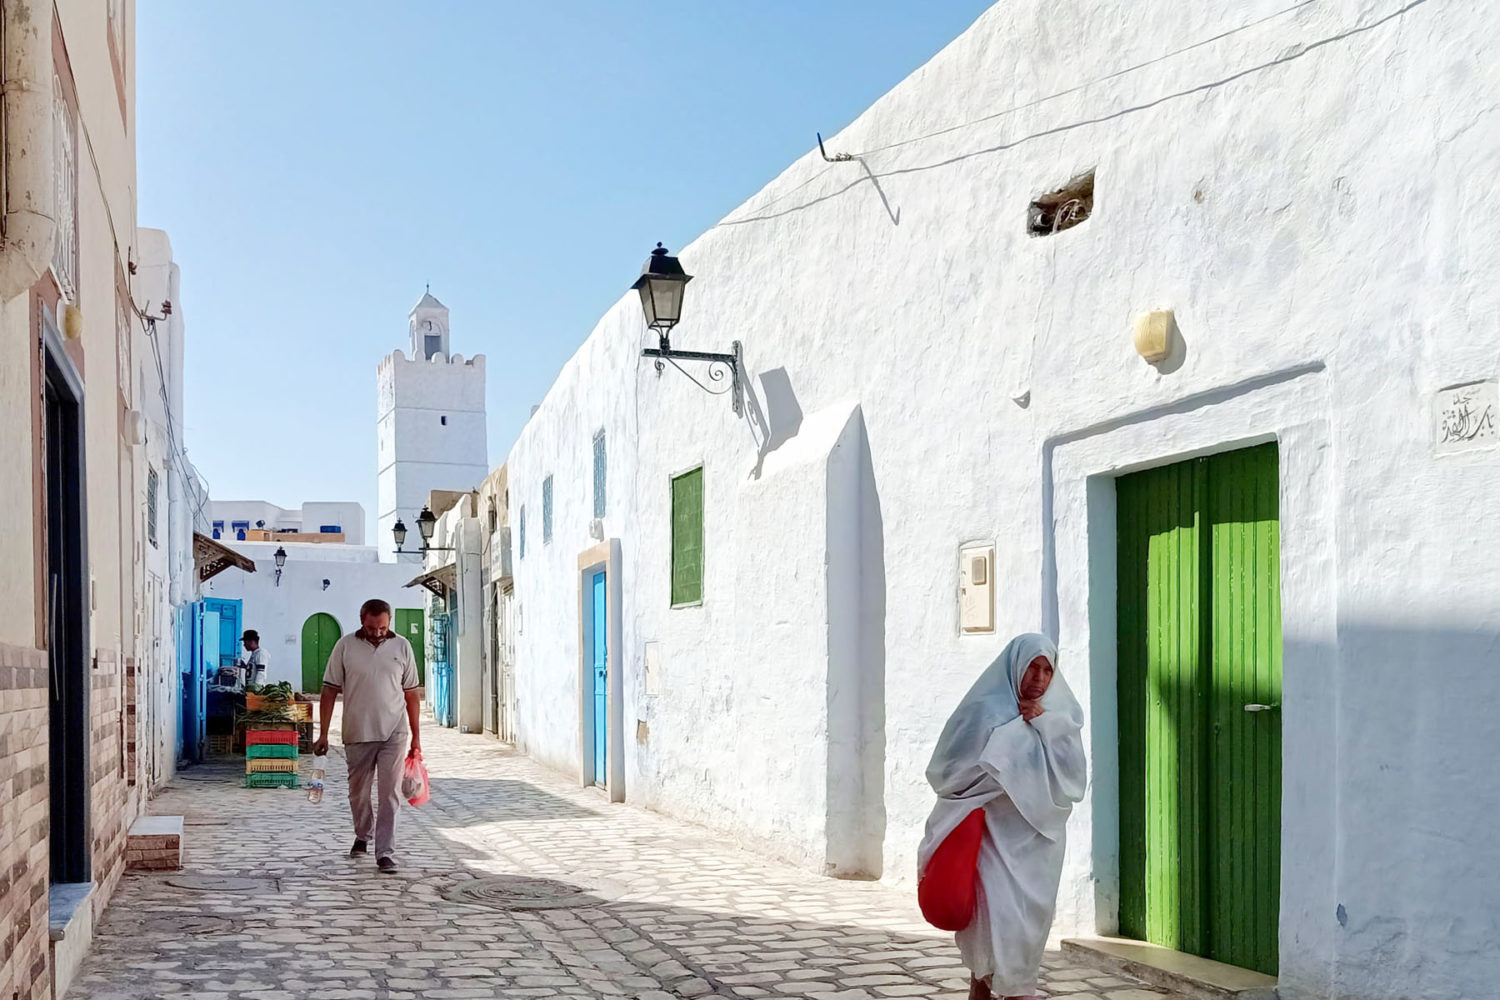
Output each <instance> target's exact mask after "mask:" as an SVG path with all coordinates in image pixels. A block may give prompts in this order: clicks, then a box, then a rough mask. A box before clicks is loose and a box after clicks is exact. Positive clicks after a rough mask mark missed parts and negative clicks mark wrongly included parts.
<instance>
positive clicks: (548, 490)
mask: <svg viewBox="0 0 1500 1000" xmlns="http://www.w3.org/2000/svg"><path fill="white" fill-rule="evenodd" d="M542 544H543V545H551V544H552V477H551V476H548V477H547V478H546V479H543V480H542Z"/></svg>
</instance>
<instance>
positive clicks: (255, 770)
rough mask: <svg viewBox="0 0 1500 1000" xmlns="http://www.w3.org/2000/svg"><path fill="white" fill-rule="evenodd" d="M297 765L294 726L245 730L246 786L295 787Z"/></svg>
mask: <svg viewBox="0 0 1500 1000" xmlns="http://www.w3.org/2000/svg"><path fill="white" fill-rule="evenodd" d="M297 767H298V750H297V729H296V727H295V726H292V727H288V728H286V729H282V728H281V727H279V726H278V727H277V728H275V729H249V730H246V731H245V787H246V788H296V787H297ZM272 778H274V779H277V780H274V781H269V782H268V781H267V780H266V779H272Z"/></svg>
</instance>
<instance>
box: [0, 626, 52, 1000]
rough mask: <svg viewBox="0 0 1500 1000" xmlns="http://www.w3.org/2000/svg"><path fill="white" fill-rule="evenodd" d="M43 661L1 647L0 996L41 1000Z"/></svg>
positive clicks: (45, 986)
mask: <svg viewBox="0 0 1500 1000" xmlns="http://www.w3.org/2000/svg"><path fill="white" fill-rule="evenodd" d="M47 680H48V676H47V654H46V653H45V652H43V651H42V650H39V649H29V648H26V647H23V646H6V645H0V775H4V778H3V779H0V830H3V831H4V833H5V836H4V837H0V997H4V998H10V997H14V996H19V997H20V998H21V1000H46V998H48V997H50V996H51V988H52V977H51V975H50V974H49V973H48V970H47V949H48V940H47V866H48V862H47V809H48V785H47V755H48V753H47Z"/></svg>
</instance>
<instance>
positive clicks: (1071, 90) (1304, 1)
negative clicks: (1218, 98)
mask: <svg viewBox="0 0 1500 1000" xmlns="http://www.w3.org/2000/svg"><path fill="white" fill-rule="evenodd" d="M1318 2H1319V0H1300V2H1299V3H1294V4H1292V5H1291V6H1290V7H1283V8H1281V9H1280V10H1278V11H1273V12H1272V13H1270V14H1267V15H1265V16H1264V17H1259V18H1256V19H1255V20H1253V21H1249V22H1246V23H1245V24H1242V25H1239V26H1238V27H1235V28H1230V29H1228V30H1227V31H1221V32H1219V33H1218V34H1217V35H1213V36H1210V37H1208V38H1204V39H1200V40H1199V41H1196V42H1193V43H1192V44H1191V45H1185V46H1183V47H1182V48H1180V49H1173V50H1172V51H1171V52H1166V53H1163V54H1162V55H1159V56H1157V57H1155V58H1154V59H1148V60H1146V61H1145V62H1142V63H1136V64H1135V65H1133V66H1127V67H1125V68H1124V69H1119V70H1115V71H1114V72H1113V73H1107V74H1105V75H1104V76H1099V77H1095V78H1094V79H1092V80H1086V81H1084V82H1083V83H1079V84H1074V85H1073V86H1071V87H1068V88H1067V89H1066V90H1059V91H1057V92H1056V93H1054V94H1048V95H1047V96H1045V97H1038V98H1036V99H1035V100H1031V101H1027V102H1025V103H1024V104H1017V105H1015V106H1014V107H1009V108H1005V109H1003V110H1001V111H995V112H992V113H990V114H987V115H983V116H982V117H979V118H974V119H971V120H970V121H966V122H960V123H958V124H957V125H949V126H947V127H946V128H940V129H938V130H936V131H934V132H927V133H925V134H923V135H916V136H912V137H911V138H909V139H898V140H897V141H895V142H890V143H886V144H885V145H884V146H872V147H870V148H869V149H866V150H863V151H861V152H859V153H855V154H854V155H855V156H869V155H871V154H872V153H883V152H885V151H886V150H889V149H899V148H901V147H902V146H910V145H912V144H914V143H918V142H926V141H927V140H928V139H935V138H937V137H938V136H943V135H948V134H949V133H952V132H958V131H961V130H963V129H966V128H972V127H973V126H975V125H982V124H984V123H985V122H990V121H994V120H995V119H997V118H1004V117H1005V116H1007V115H1013V114H1016V113H1017V112H1020V111H1026V110H1028V109H1030V108H1034V107H1037V106H1039V105H1042V104H1046V103H1047V102H1049V101H1055V100H1058V99H1059V98H1063V97H1068V96H1069V95H1071V94H1076V93H1078V92H1079V91H1081V90H1087V89H1088V88H1089V87H1093V86H1097V85H1098V84H1101V83H1108V82H1109V81H1110V80H1118V79H1119V78H1120V77H1122V76H1128V75H1129V74H1131V73H1135V72H1139V71H1140V70H1143V69H1146V68H1148V67H1150V66H1155V65H1156V64H1157V63H1161V62H1166V61H1167V60H1168V59H1175V58H1176V57H1178V56H1180V55H1183V54H1184V53H1187V52H1192V51H1193V50H1194V49H1201V48H1203V47H1204V46H1205V45H1212V44H1213V43H1214V42H1221V41H1223V40H1224V39H1226V38H1230V37H1232V36H1234V35H1237V34H1239V33H1240V32H1242V31H1248V30H1250V29H1251V28H1255V27H1258V26H1260V25H1262V24H1265V23H1266V22H1267V21H1273V20H1275V19H1276V18H1278V17H1282V16H1284V15H1286V14H1291V13H1294V12H1295V11H1299V10H1301V9H1302V8H1304V7H1310V6H1312V5H1313V4H1315V3H1318Z"/></svg>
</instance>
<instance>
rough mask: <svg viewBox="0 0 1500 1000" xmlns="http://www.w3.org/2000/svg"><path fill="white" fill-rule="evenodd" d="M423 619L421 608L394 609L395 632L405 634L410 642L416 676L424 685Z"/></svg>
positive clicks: (425, 670)
mask: <svg viewBox="0 0 1500 1000" xmlns="http://www.w3.org/2000/svg"><path fill="white" fill-rule="evenodd" d="M423 620H424V619H423V618H422V609H421V608H397V609H396V621H395V629H396V634H397V635H404V636H406V638H407V640H408V641H409V642H410V643H411V651H412V653H413V654H415V656H416V658H417V678H418V680H419V681H420V682H421V683H422V685H423V686H424V687H425V686H426V684H427V636H426V635H425V633H424V631H423V628H422V622H423Z"/></svg>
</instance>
